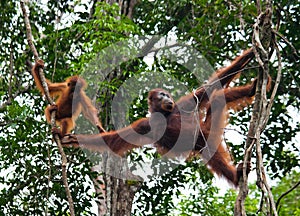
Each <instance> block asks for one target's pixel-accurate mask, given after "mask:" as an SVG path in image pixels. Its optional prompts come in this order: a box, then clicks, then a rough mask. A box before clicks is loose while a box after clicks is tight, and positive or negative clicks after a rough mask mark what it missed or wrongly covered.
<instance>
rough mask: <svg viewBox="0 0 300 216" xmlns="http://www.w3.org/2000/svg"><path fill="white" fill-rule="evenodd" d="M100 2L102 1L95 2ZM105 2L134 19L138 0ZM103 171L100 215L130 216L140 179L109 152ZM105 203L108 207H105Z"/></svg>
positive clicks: (117, 71) (118, 70) (106, 107)
mask: <svg viewBox="0 0 300 216" xmlns="http://www.w3.org/2000/svg"><path fill="white" fill-rule="evenodd" d="M98 1H101V0H97V1H95V2H98ZM105 2H106V3H108V4H110V5H112V4H115V3H117V4H118V5H119V7H120V15H125V16H127V17H128V18H132V15H133V9H134V6H135V5H136V3H137V0H105ZM116 78H120V79H124V77H123V74H122V69H121V68H116V69H115V70H114V71H112V72H111V73H110V75H109V77H108V79H109V80H113V79H116ZM109 80H108V81H109ZM100 94H101V93H100ZM105 95H106V97H107V103H105V105H104V107H100V110H105V111H106V115H107V116H106V121H105V122H103V123H104V125H109V124H111V118H110V115H111V113H109V111H108V110H110V105H111V99H112V98H113V96H112V94H111V93H110V92H105ZM121 120H122V119H120V121H121ZM124 120H125V117H124ZM119 124H120V125H122V122H119ZM123 126H124V125H123ZM101 169H102V170H101V171H102V172H103V176H102V177H103V180H104V184H105V190H104V191H105V194H104V196H103V197H104V198H105V202H97V204H98V214H99V215H109V216H120V215H122V216H127V215H128V216H130V215H131V209H132V203H133V199H134V196H135V193H136V192H137V191H138V189H139V188H140V185H141V182H140V179H138V178H137V177H136V176H134V175H133V174H132V173H131V172H130V170H129V168H128V164H127V160H126V159H125V158H120V157H117V156H115V155H113V154H112V153H109V152H107V153H104V154H103V158H102V168H101ZM104 203H105V205H106V206H103V204H104ZM104 210H105V211H104Z"/></svg>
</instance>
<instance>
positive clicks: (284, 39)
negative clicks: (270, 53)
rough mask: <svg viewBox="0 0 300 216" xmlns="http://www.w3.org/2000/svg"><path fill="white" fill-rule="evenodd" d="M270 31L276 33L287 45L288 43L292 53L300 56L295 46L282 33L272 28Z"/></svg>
mask: <svg viewBox="0 0 300 216" xmlns="http://www.w3.org/2000/svg"><path fill="white" fill-rule="evenodd" d="M272 32H273V33H274V34H275V35H277V36H278V37H280V38H281V39H282V40H283V41H284V42H285V43H286V44H287V45H289V46H290V47H291V48H292V50H293V54H294V55H295V56H296V57H297V58H300V56H299V55H298V53H297V50H296V48H295V47H294V46H293V44H292V43H291V42H290V41H289V40H288V39H287V38H285V37H284V36H283V35H282V34H280V33H279V32H278V31H275V30H274V29H272Z"/></svg>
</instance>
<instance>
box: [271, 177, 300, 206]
mask: <svg viewBox="0 0 300 216" xmlns="http://www.w3.org/2000/svg"><path fill="white" fill-rule="evenodd" d="M299 185H300V181H298V182H297V183H296V184H295V185H294V186H293V187H292V188H290V189H289V190H287V191H286V192H284V193H283V194H281V195H280V197H279V198H278V200H277V202H276V209H278V207H279V203H280V201H281V199H282V198H283V197H285V196H286V195H288V194H289V193H291V192H292V191H293V190H295V189H296V188H297V187H298V186H299Z"/></svg>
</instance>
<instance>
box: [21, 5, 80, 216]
mask: <svg viewBox="0 0 300 216" xmlns="http://www.w3.org/2000/svg"><path fill="white" fill-rule="evenodd" d="M20 5H21V8H22V12H23V16H24V21H25V25H26V35H27V41H28V44H29V46H30V49H31V51H32V52H33V55H34V58H35V60H36V61H37V60H38V59H39V55H38V53H37V50H36V48H35V46H34V44H33V39H32V32H31V26H30V21H29V18H28V15H27V12H26V8H25V3H24V1H23V0H21V1H20ZM39 73H40V74H39V77H40V78H41V82H42V85H43V88H44V92H45V95H46V99H47V100H48V102H49V103H50V104H54V101H53V100H52V98H51V97H50V94H49V90H48V86H47V84H46V79H45V76H44V73H43V69H40V70H39ZM55 115H56V112H55V111H54V112H52V113H51V125H52V127H55ZM54 140H55V142H56V144H57V147H58V150H59V153H60V155H61V160H62V179H63V183H64V186H65V189H66V195H67V199H68V202H69V209H70V215H71V216H75V211H74V203H73V198H72V195H71V192H70V188H69V184H68V177H67V162H68V161H67V157H66V155H65V152H64V150H63V147H62V145H61V142H60V138H59V136H58V134H55V135H54Z"/></svg>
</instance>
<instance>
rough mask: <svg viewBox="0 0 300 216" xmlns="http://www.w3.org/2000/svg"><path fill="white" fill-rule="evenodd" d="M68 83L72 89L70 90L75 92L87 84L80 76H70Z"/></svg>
mask: <svg viewBox="0 0 300 216" xmlns="http://www.w3.org/2000/svg"><path fill="white" fill-rule="evenodd" d="M67 84H68V87H69V89H70V92H75V90H76V91H80V90H81V89H82V88H85V85H86V83H85V81H84V79H82V78H80V77H78V76H73V77H70V78H69V79H68V80H67Z"/></svg>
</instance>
